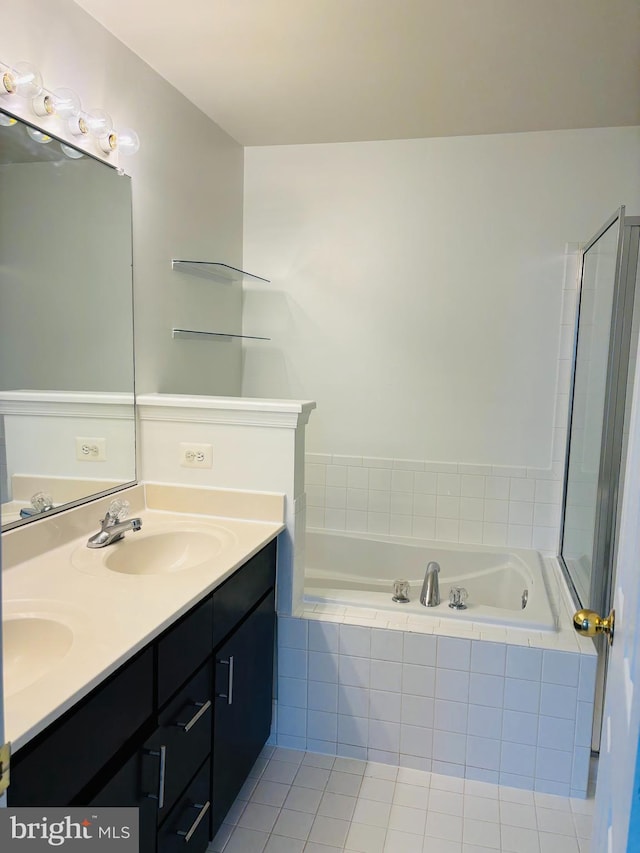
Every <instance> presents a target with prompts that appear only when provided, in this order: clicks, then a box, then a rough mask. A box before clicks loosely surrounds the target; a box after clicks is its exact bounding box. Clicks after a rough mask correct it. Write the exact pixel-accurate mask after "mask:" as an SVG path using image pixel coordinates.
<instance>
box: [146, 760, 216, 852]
mask: <svg viewBox="0 0 640 853" xmlns="http://www.w3.org/2000/svg"><path fill="white" fill-rule="evenodd" d="M210 785H211V765H210V763H209V762H208V761H207V763H206V764H205V765H204V766H203V767H202V769H201V770H200V771H199V773H198V775H197V776H196V777H195V779H194V780H193V781H192V782H191V784H190V785H189V787H188V788H187V790H186V791H185V792H184V794H183V795H182V796H181V797H180V799H179V800H178V802H177V803H176V805H175V808H174V809H173V811H172V812H171V814H170V815H169V816H168V818H167V819H166V821H165V822H164V824H163V825H162V827H161V828H160V830H159V832H158V853H178V851H188V853H202V851H204V850H206V849H207V846H208V844H209V837H210V832H209V826H210V821H211V797H210Z"/></svg>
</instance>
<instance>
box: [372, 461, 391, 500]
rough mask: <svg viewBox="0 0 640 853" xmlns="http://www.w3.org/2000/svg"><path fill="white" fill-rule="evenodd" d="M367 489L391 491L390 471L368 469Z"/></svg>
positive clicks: (374, 468)
mask: <svg viewBox="0 0 640 853" xmlns="http://www.w3.org/2000/svg"><path fill="white" fill-rule="evenodd" d="M389 461H390V460H389ZM368 488H369V489H376V490H378V491H383V492H384V491H387V492H388V491H389V490H390V489H391V471H390V470H389V469H386V468H376V467H369V485H368Z"/></svg>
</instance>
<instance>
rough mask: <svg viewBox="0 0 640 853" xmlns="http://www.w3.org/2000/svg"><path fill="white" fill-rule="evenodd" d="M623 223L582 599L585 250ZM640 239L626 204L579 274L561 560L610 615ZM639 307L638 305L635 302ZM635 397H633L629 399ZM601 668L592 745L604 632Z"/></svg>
mask: <svg viewBox="0 0 640 853" xmlns="http://www.w3.org/2000/svg"><path fill="white" fill-rule="evenodd" d="M616 221H617V222H618V223H619V224H618V237H617V249H616V265H615V272H614V292H613V303H612V306H611V325H610V331H609V352H608V357H607V373H606V386H605V387H606V390H605V403H604V412H603V428H602V438H601V444H600V462H599V469H598V485H597V504H596V517H595V524H594V539H593V551H592V555H591V578H590V590H589V600H588V601H584V602H583V601H581V600H580V597H579V595H578V592H577V590H576V587H575V584H574V582H573V579H572V577H571V572H570V570H569V568H568V566H567V564H566V562H565V560H564V557H563V556H562V545H563V541H564V529H565V513H566V505H567V490H568V483H569V457H570V451H571V427H572V423H573V414H574V411H573V409H574V395H575V380H576V368H577V355H578V338H579V331H580V306H581V297H582V285H583V277H584V269H585V256H586V254H587V252H588V251H589V249H591V248H592V247H593V246H594V245H595V243H597V242H598V240H599V239H600V238H601V237H602V236H603V235H604V234H605V233H606V232H607V231H608V230H609V229H610V228H612V227H613V226H615V223H616ZM639 242H640V217H635V216H634V217H627V216H625V208H624V206H621V207H620V208H619V209H618V210H617V211H616V212H615V213H614V214H613V216H611V217H609V219H608V220H607V221H606V222H605V223H604V225H602V227H601V228H600V229H599V230H598V231H597V232H596V233H595V234H594V235H593V237H592V238H591V239H590V240H589V241H588V242H587V243H585V245H584V246H583V248H582V252H581V258H580V274H579V279H578V304H577V308H576V325H575V334H574V342H573V366H572V373H571V393H570V404H569V420H568V429H567V449H566V458H565V471H564V483H563V493H562V516H561V523H560V540H559V542H560V544H559V548H558V551H559V554H558V560H559V563H560V565H561V567H562V570H563V572H564V575H565V578H566V580H567V584H568V587H569V591H570V593H571V596H572V598H573V601H574V604H575V605H576V609H581V608H583V607H587V608H589V609H592V610H596V611H597V612H598V613H600V614H601V615H606V614H607V613H608V612H609V609H610V607H611V602H612V599H613V589H614V571H615V557H616V532H617V525H618V513H619V508H620V498H621V494H622V492H621V485H623V484H621V465H622V459H623V451H624V439H625V436H624V424H625V412H626V406H627V399H626V397H627V385H628V376H629V363H630V356H631V345H632V331H634V322H633V318H634V302H635V290H636V281H637V272H638V249H639ZM636 310H638V306H636ZM629 402H630V401H629ZM597 646H598V673H597V679H596V696H595V707H594V725H593V734H592V750H594V751H598V749H599V746H600V730H601V723H602V711H603V705H604V690H605V684H606V671H607V661H608V646H607V644H606V642H604V640H603V638H602V637H599V638H598V640H597Z"/></svg>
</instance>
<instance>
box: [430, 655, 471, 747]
mask: <svg viewBox="0 0 640 853" xmlns="http://www.w3.org/2000/svg"><path fill="white" fill-rule="evenodd" d="M435 696H436V698H437V699H450V700H451V701H452V702H467V701H468V699H469V673H468V672H463V671H462V670H455V669H440V668H438V669H436V692H435ZM442 760H443V761H446V760H447V759H445V758H443V759H442Z"/></svg>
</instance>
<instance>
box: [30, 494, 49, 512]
mask: <svg viewBox="0 0 640 853" xmlns="http://www.w3.org/2000/svg"><path fill="white" fill-rule="evenodd" d="M31 506H32V507H33V508H34V509H35V511H36V512H46V511H47V510H48V509H53V500H52V498H51V495H50V494H48V492H36V493H35V494H34V495H31Z"/></svg>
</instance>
